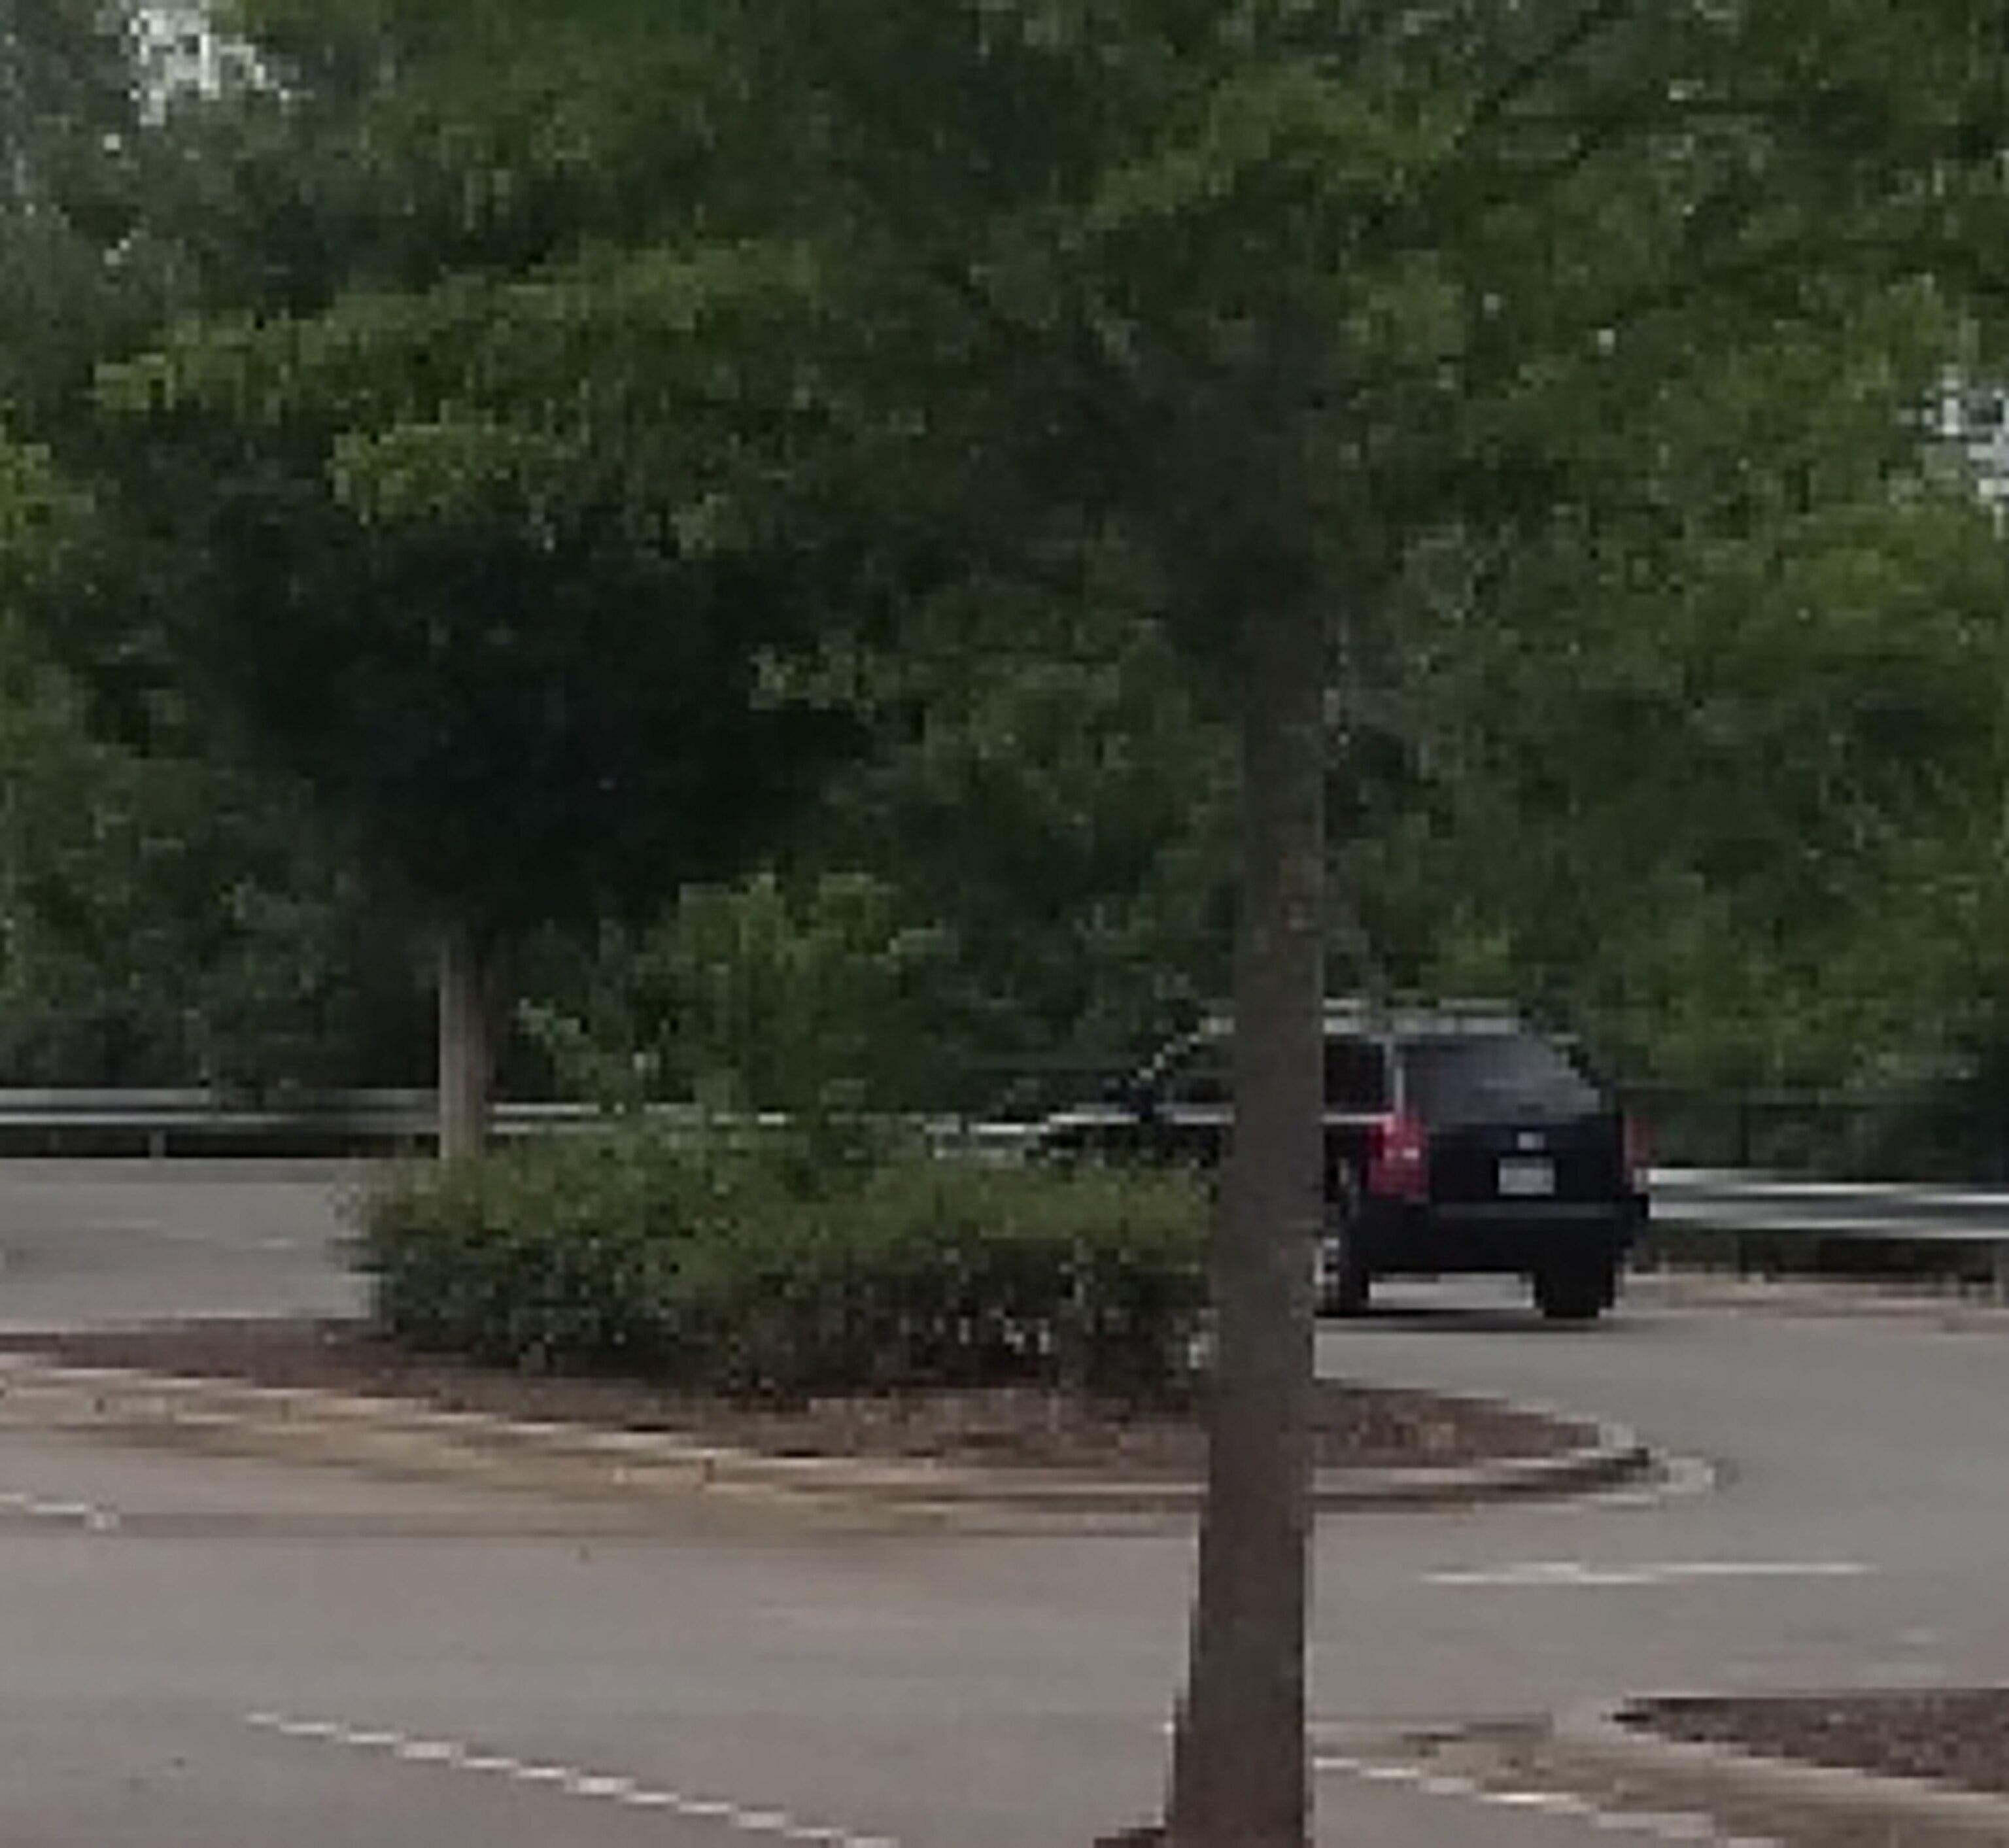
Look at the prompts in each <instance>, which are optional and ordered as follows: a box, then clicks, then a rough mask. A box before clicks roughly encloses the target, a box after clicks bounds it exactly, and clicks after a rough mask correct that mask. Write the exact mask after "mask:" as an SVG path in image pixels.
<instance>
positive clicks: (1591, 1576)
mask: <svg viewBox="0 0 2009 1848" xmlns="http://www.w3.org/2000/svg"><path fill="white" fill-rule="evenodd" d="M1874 1570H1876V1568H1875V1567H1871V1566H1866V1565H1864V1564H1862V1563H1861V1562H1860V1561H1859V1560H1855V1559H1659V1560H1642V1561H1639V1562H1636V1563H1635V1562H1631V1561H1625V1560H1618V1561H1614V1562H1611V1563H1605V1564H1598V1563H1592V1562H1589V1561H1586V1560H1582V1559H1532V1560H1523V1561H1520V1562H1518V1563H1514V1564H1511V1565H1505V1566H1487V1567H1473V1568H1462V1569H1459V1570H1447V1571H1438V1572H1426V1573H1425V1574H1423V1583H1424V1584H1429V1585H1444V1586H1451V1587H1458V1588H1488V1589H1496V1590H1515V1591H1518V1590H1562V1591H1586V1590H1589V1591H1599V1590H1610V1589H1614V1588H1616V1589H1629V1588H1637V1587H1640V1586H1651V1585H1676V1584H1703V1583H1708V1582H1712V1581H1717V1582H1721V1581H1736V1580H1739V1579H1752V1580H1756V1579H1802V1578H1804V1579H1834V1578H1862V1577H1867V1576H1868V1575H1869V1574H1870V1573H1872V1572H1873V1571H1874Z"/></svg>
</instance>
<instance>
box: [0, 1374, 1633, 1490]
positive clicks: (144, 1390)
mask: <svg viewBox="0 0 2009 1848" xmlns="http://www.w3.org/2000/svg"><path fill="white" fill-rule="evenodd" d="M0 1425H40V1426H42V1427H44V1428H67V1429H80V1430H97V1431H123V1432H145V1433H152V1434H154V1435H165V1436H173V1437H179V1438H182V1439H188V1440H190V1441H193V1442H198V1443H210V1444H211V1445H214V1446H216V1447H218V1448H221V1449H225V1450H240V1451H250V1452H253V1453H258V1454H265V1455H270V1454H274V1453H277V1454H279V1455H282V1456H284V1457H288V1458H290V1459H292V1460H297V1461H310V1462H323V1463H346V1464H355V1465H360V1466H363V1467H372V1466H374V1467H388V1468H391V1469H394V1470H397V1471H403V1472H411V1471H418V1472H420V1473H423V1474H431V1475H486V1476H490V1477H498V1476H509V1475H519V1476H520V1475H522V1474H523V1473H524V1472H525V1471H534V1472H535V1473H536V1474H537V1475H539V1476H540V1478H544V1479H546V1480H548V1478H550V1476H551V1475H552V1474H553V1473H554V1472H558V1473H562V1474H563V1475H566V1476H568V1477H570V1478H576V1479H583V1485H584V1486H586V1487H589V1488H592V1489H598V1490H601V1491H602V1492H607V1491H611V1492H615V1493H617V1494H622V1495H637V1496H652V1497H653V1496H665V1495H671V1496H674V1495H687V1494H689V1493H692V1492H742V1493H745V1492H750V1493H755V1494H760V1495H766V1496H781V1497H785V1498H788V1499H798V1500H805V1499H814V1500H832V1501H839V1502H865V1503H878V1504H881V1505H884V1506H889V1507H892V1508H896V1509H900V1510H907V1511H910V1512H925V1511H947V1510H957V1509H990V1510H998V1509H1005V1510H1023V1511H1026V1512H1029V1513H1058V1514H1068V1515H1082V1516H1093V1515H1167V1516H1170V1515H1189V1514H1192V1513H1196V1511H1197V1510H1198V1509H1199V1506H1200V1501H1201V1496H1202V1488H1201V1485H1199V1483H1196V1482H1178V1481H1167V1482H1156V1481H1152V1480H1150V1479H1148V1478H1130V1479H1129V1480H1119V1481H1113V1482H1112V1481H1105V1480H1102V1479H1099V1478H1088V1477H1085V1476H1082V1475H1073V1474H1070V1473H1065V1472H1061V1471H1037V1470H1031V1469H1023V1470H1013V1469H997V1468H984V1467H969V1466H961V1465H957V1464H946V1463H941V1462H937V1461H933V1460H928V1459H925V1458H915V1459H905V1458H885V1459H873V1460H859V1459H856V1458H853V1457H812V1456H786V1455H781V1454H778V1453H769V1452H763V1451H758V1450H744V1449H740V1448H738V1447H735V1446H729V1445H721V1444H708V1443H703V1441H701V1440H700V1439H693V1438H686V1437H678V1436H672V1435H670V1434H668V1433H664V1432H647V1431H618V1430H610V1429H605V1428H593V1427H590V1426H586V1425H574V1424H560V1423H553V1422H548V1421H539V1422H531V1421H523V1420H519V1419H511V1418H497V1417H491V1416H490V1415H488V1414H485V1413H480V1412H466V1411H448V1410H445V1409H444V1408H442V1407H437V1406H431V1405H426V1404H420V1403H416V1402H414V1401H412V1400H393V1399H388V1398H384V1397H362V1396H358V1395H355V1394H349V1393H332V1392H324V1391H321V1390H315V1389H311V1388H303V1387H293V1386H259V1385H254V1384H251V1383H250V1382H244V1381H240V1380H235V1379H218V1378H195V1377H192V1376H189V1375H175V1374H165V1373H151V1372H141V1371H140V1370H138V1369H134V1368H111V1367H71V1366H64V1365H58V1364H57V1363H55V1362H51V1361H41V1360H37V1359H35V1358H32V1357H30V1356H24V1355H22V1354H6V1355H0ZM1587 1428H1593V1429H1594V1432H1595V1435H1594V1436H1593V1437H1592V1438H1591V1439H1589V1441H1587V1442H1586V1443H1582V1444H1580V1445H1578V1446H1575V1447H1574V1448H1572V1449H1570V1450H1561V1451H1558V1452H1557V1453H1554V1454H1553V1455H1549V1456H1534V1457H1504V1458H1501V1459H1500V1460H1497V1461H1496V1462H1492V1463H1486V1464H1476V1465H1472V1466H1469V1467H1454V1468H1443V1469H1437V1468H1416V1469H1402V1468H1380V1469H1361V1470H1326V1471H1320V1472H1319V1475H1318V1478H1317V1481H1316V1483H1315V1484H1314V1486H1313V1501H1314V1504H1315V1505H1316V1507H1318V1508H1319V1509H1320V1510H1341V1509H1374V1508H1405V1507H1442V1506H1451V1505H1456V1504H1458V1503H1481V1502H1490V1501H1497V1500H1506V1499H1518V1498H1522V1497H1527V1496H1568V1495H1575V1494H1581V1493H1583V1492H1587V1491H1589V1490H1593V1489H1605V1488H1610V1487H1611V1486H1614V1485H1617V1484H1619V1483H1621V1482H1628V1481H1631V1480H1632V1479H1633V1478H1636V1477H1638V1476H1640V1475H1645V1474H1646V1473H1647V1472H1648V1471H1649V1470H1650V1469H1652V1467H1653V1466H1654V1464H1655V1462H1656V1458H1655V1457H1654V1454H1653V1451H1652V1450H1649V1448H1648V1446H1646V1443H1644V1442H1643V1441H1642V1439H1640V1438H1639V1436H1638V1435H1637V1434H1636V1433H1635V1432H1632V1431H1630V1430H1628V1429H1626V1428H1625V1427H1623V1426H1620V1425H1599V1426H1596V1427H1587Z"/></svg>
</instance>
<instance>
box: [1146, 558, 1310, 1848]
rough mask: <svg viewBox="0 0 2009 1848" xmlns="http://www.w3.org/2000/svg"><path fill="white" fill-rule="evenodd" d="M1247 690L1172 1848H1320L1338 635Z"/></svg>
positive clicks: (1295, 607)
mask: <svg viewBox="0 0 2009 1848" xmlns="http://www.w3.org/2000/svg"><path fill="white" fill-rule="evenodd" d="M1245 638H1246V641H1245V646H1246V650H1247V663H1246V675H1247V678H1246V680H1245V684H1244V686H1243V689H1242V698H1243V706H1242V776H1243V789H1242V856H1243V857H1242V890H1241V916H1240V923H1239V929H1238V943H1237V947H1236V966H1235V1051H1234V1059H1235V1071H1234V1076H1235V1133H1234V1136H1233V1138H1232V1141H1231V1145H1230V1148H1229V1150H1228V1162H1227V1170H1226V1175H1225V1183H1224V1190H1223V1198H1224V1210H1223V1213H1222V1214H1221V1220H1220V1221H1219V1223H1218V1224H1217V1227H1216V1229H1215V1234H1214V1288H1215V1313H1216V1316H1217V1333H1216V1339H1215V1347H1214V1372H1213V1377H1212V1379H1211V1381H1210V1388H1209V1393H1208V1406H1209V1413H1208V1418H1209V1425H1208V1446H1207V1482H1206V1503H1205V1506H1204V1508H1203V1511H1202V1514H1201V1518H1200V1535H1199V1593H1198V1596H1197V1598H1196V1602H1195V1605H1194V1608H1193V1620H1192V1653H1191V1658H1190V1662H1189V1669H1188V1676H1189V1679H1188V1682H1187V1687H1186V1694H1185V1700H1184V1701H1183V1702H1182V1706H1181V1709H1180V1713H1179V1719H1178V1727H1177V1730H1176V1736H1175V1742H1174V1747H1173V1762H1172V1790H1171V1819H1170V1820H1171V1843H1173V1845H1174V1848H1303V1845H1304V1843H1306V1840H1307V1839H1308V1832H1309V1823H1310V1813H1311V1793H1310V1780H1309V1764H1308V1758H1307V1750H1306V1739H1305V1729H1306V1613H1307V1609H1308V1605H1309V1591H1310V1545H1309V1542H1310V1528H1311V1452H1310V1436H1309V1425H1310V1409H1311V1395H1312V1383H1313V1339H1312V1336H1313V1302H1312V1278H1313V1270H1312V1259H1313V1251H1314V1249H1315V1246H1316V1238H1317V1234H1318V1227H1319V1219H1320V1189H1321V1181H1322V1174H1323V1127H1322V1117H1323V1082H1324V1081H1323V1051H1322V1043H1323V1025H1322V1021H1321V1016H1322V1014H1323V1005H1324V992H1323V988H1324V960H1323V933H1322V911H1323V905H1322V900H1323V888H1324V875H1325V811H1324V777H1325V735H1324V685H1325V678H1326V675H1325V669H1326V650H1325V628H1324V625H1323V620H1322V618H1321V614H1320V611H1319V609H1318V607H1317V605H1316V603H1315V602H1314V601H1313V600H1309V599H1308V598H1286V599H1283V600H1280V601H1279V602H1278V603H1277V604H1275V605H1274V606H1272V607H1269V608H1267V609H1265V610H1263V611H1260V612H1258V613H1256V614H1253V615H1252V616H1251V617H1250V618H1249V619H1248V621H1247V626H1246V629H1245Z"/></svg>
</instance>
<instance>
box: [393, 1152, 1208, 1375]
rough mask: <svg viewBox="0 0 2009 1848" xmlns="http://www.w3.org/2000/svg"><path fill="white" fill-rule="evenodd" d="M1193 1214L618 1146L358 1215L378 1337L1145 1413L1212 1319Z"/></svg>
mask: <svg viewBox="0 0 2009 1848" xmlns="http://www.w3.org/2000/svg"><path fill="white" fill-rule="evenodd" d="M1205 1223H1206V1198H1205V1195H1204V1192H1203V1190H1202V1188H1200V1187H1199V1185H1198V1184H1196V1182H1195V1181H1194V1180H1193V1179H1192V1177H1190V1176H1189V1175H1186V1174H1176V1173H1164V1172H1150V1173H1134V1172H1125V1171H1120V1170H1113V1169H1103V1168H1097V1167H1079V1168H1070V1169H1068V1170H1055V1169H1053V1168H1049V1167H1034V1166H1030V1165H1028V1166H1023V1167H1020V1166H1015V1165H1012V1166H983V1165H978V1164H976V1163H965V1162H958V1161H951V1160H946V1159H931V1158H930V1157H929V1156H927V1155H926V1154H924V1153H921V1152H915V1151H912V1150H906V1149H888V1148H884V1147H878V1148H873V1147H870V1146H869V1145H868V1146H861V1145H859V1144H857V1143H856V1142H852V1141H851V1140H849V1139H848V1138H847V1139H833V1138H831V1137H830V1136H829V1135H827V1134H825V1135H821V1136H819V1137H804V1136H797V1135H790V1136H787V1137H767V1138H761V1139H760V1141H759V1142H756V1143H754V1144H753V1145H742V1146H739V1147H732V1146H721V1145H718V1144H717V1143H715V1142H714V1143H711V1144H710V1145H705V1146H694V1145H689V1144H684V1145H679V1144H676V1143H673V1142H670V1141H668V1139H666V1138H664V1137H662V1136H661V1135H656V1134H652V1133H650V1131H647V1130H644V1129H642V1128H636V1127H633V1126H628V1127H623V1128H610V1129H608V1130H606V1131H601V1132H597V1133H596V1134H594V1135H592V1136H590V1137H583V1138H566V1139H564V1140H557V1141H552V1142H543V1143H539V1144H537V1145H533V1146H529V1147H525V1148H521V1149H511V1150H507V1151H504V1152H498V1153H497V1154H494V1155H492V1156H487V1157H486V1158H484V1159H482V1160H480V1161H479V1162H475V1163H467V1164H463V1165H461V1166H459V1167H455V1168H452V1169H449V1170H407V1171H405V1172H402V1173H401V1174H399V1175H397V1176H396V1177H394V1178H392V1180H391V1181H389V1182H388V1183H387V1184H384V1185H382V1186H381V1187H379V1188H377V1190H376V1191H374V1192H373V1193H372V1194H370V1195H369V1196H368V1197H367V1198H366V1200H365V1201H364V1202H363V1205H362V1207H361V1226H362V1237H361V1240H360V1263H361V1266H362V1267H363V1269H364V1270H365V1271H366V1272H367V1273H368V1275H369V1276H370V1280H371V1283H372V1288H373V1295H374V1305H375V1308H376V1312H377V1316H378V1318H379V1319H380V1320H381V1322H382V1323H383V1325H384V1326H385V1327H386V1328H387V1329H388V1330H389V1331H390V1332H391V1333H393V1334H394V1335H395V1336H398V1337H399V1338H400V1339H402V1340H406V1341H408V1342H409V1343H411V1344H413V1345H415V1346H418V1347H425V1348H429V1349H433V1350H436V1351H445V1352H451V1353H455V1354H466V1355H468V1356H470V1357H472V1358H476V1359H477V1360H480V1361H485V1362H487V1363H490V1364H491V1365H506V1366H512V1367H533V1368H555V1369H571V1370H579V1371H595V1372H622V1373H626V1374H633V1375H641V1376H644V1377H648V1378H652V1379H660V1380H662V1381H664V1382H668V1383H673V1384H677V1385H681V1386H689V1387H692V1388H694V1389H699V1390H709V1391H721V1392H728V1393H735V1394H741V1395H749V1396H767V1397H801V1396H803V1395H806V1394H810V1393H827V1392H852V1391H859V1390H882V1389H891V1388H896V1387H902V1386H980V1385H994V1384H1001V1383H1006V1382H1021V1381H1022V1382H1046V1383H1055V1384H1065V1385H1068V1386H1075V1387H1079V1388H1082V1389H1084V1390H1094V1391H1097V1392H1113V1393H1128V1394H1133V1395H1137V1394H1163V1393H1167V1392H1169V1391H1171V1390H1175V1389H1176V1388H1177V1387H1178V1386H1181V1385H1182V1383H1183V1382H1184V1380H1185V1375H1186V1373H1187V1372H1188V1368H1189V1357H1190V1355H1191V1354H1192V1350H1193V1345H1194V1342H1195V1340H1196V1336H1197V1335H1198V1333H1199V1326H1200V1322H1201V1319H1202V1316H1203V1312H1204V1309H1205V1306H1206V1273H1205V1255H1204V1250H1203V1245H1204V1227H1205Z"/></svg>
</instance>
